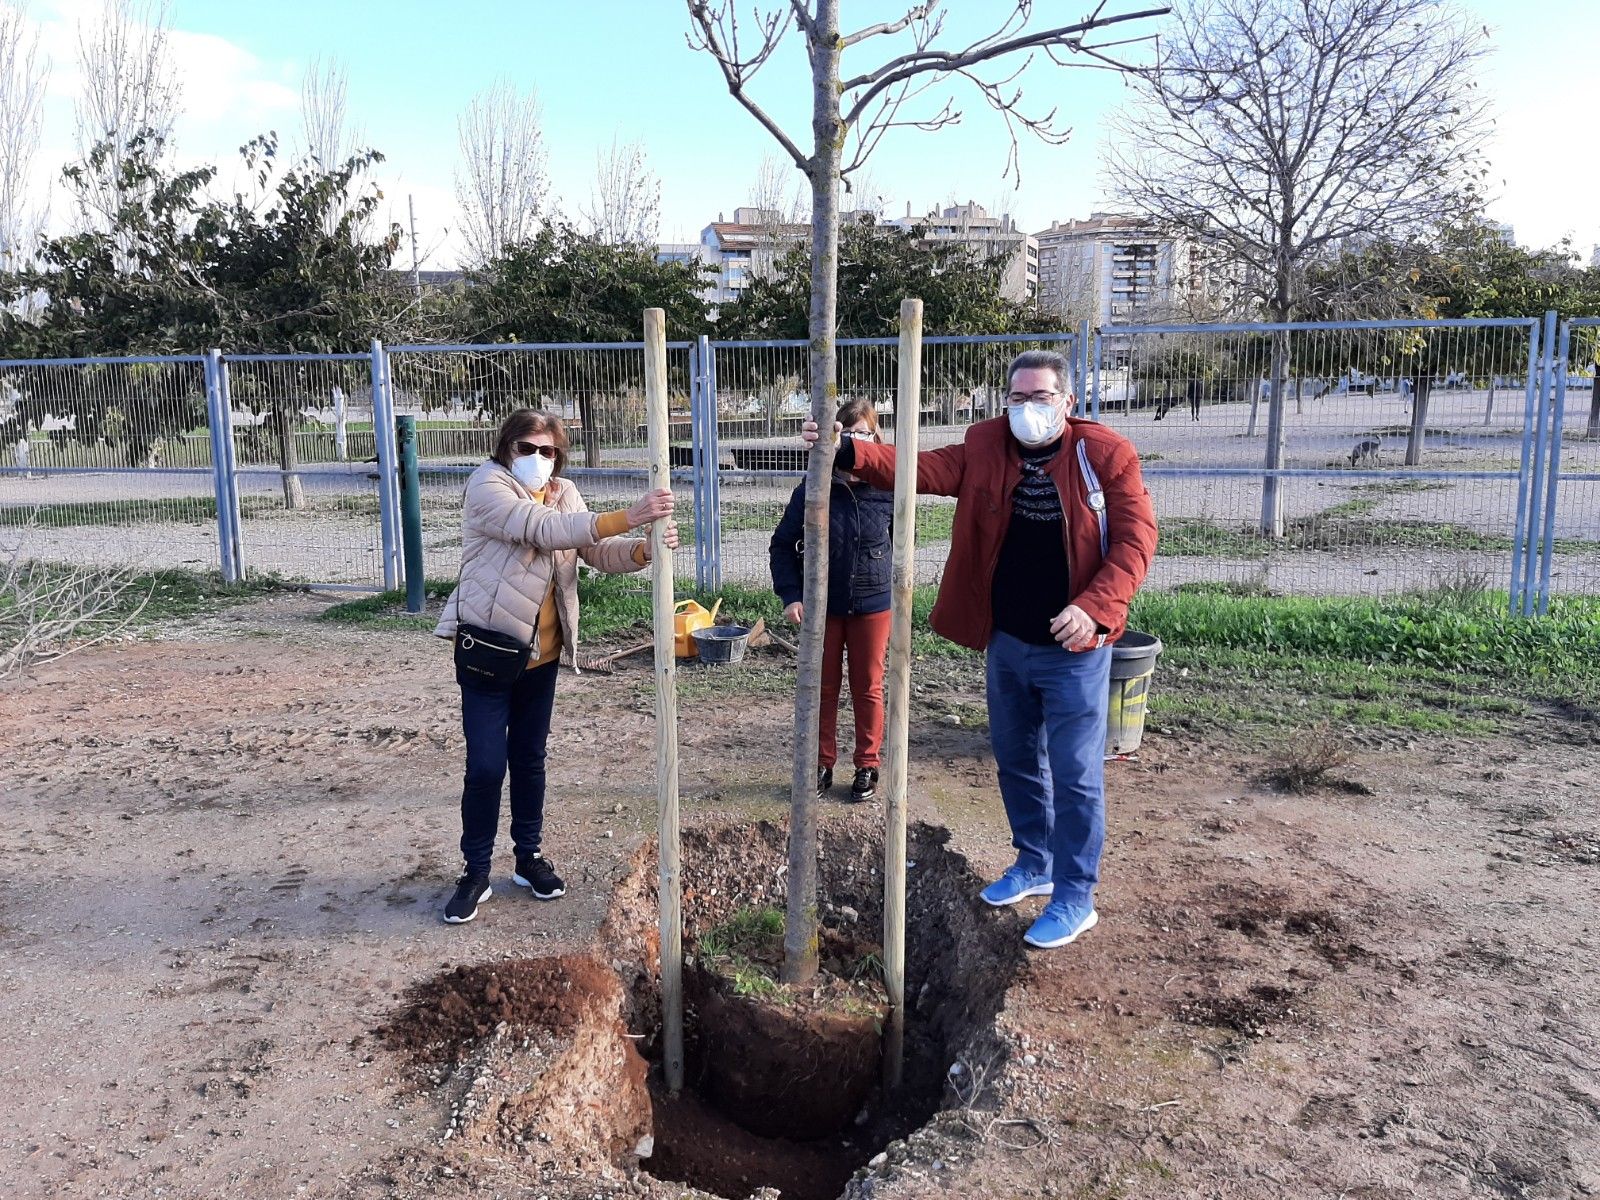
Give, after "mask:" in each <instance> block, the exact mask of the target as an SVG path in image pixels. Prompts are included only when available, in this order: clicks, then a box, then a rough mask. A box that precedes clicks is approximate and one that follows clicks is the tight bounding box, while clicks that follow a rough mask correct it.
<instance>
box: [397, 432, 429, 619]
mask: <svg viewBox="0 0 1600 1200" xmlns="http://www.w3.org/2000/svg"><path fill="white" fill-rule="evenodd" d="M394 424H395V435H396V439H397V440H398V441H399V443H400V549H401V557H402V559H403V562H404V565H405V574H406V611H407V612H408V613H419V612H421V611H422V609H423V606H424V604H425V603H426V596H425V594H424V593H425V592H426V587H425V586H424V578H423V574H422V489H421V481H420V480H419V479H418V476H417V419H416V418H415V417H396V418H395V422H394Z"/></svg>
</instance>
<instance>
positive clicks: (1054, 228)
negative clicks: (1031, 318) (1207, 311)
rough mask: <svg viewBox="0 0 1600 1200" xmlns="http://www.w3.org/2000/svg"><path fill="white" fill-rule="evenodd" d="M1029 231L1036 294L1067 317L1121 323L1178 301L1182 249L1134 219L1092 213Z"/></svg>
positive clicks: (1186, 250) (1183, 257) (1183, 262)
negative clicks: (1036, 264) (1036, 259)
mask: <svg viewBox="0 0 1600 1200" xmlns="http://www.w3.org/2000/svg"><path fill="white" fill-rule="evenodd" d="M1033 237H1034V240H1035V242H1036V243H1037V245H1038V248H1039V250H1038V252H1039V293H1038V294H1039V299H1040V301H1041V302H1042V303H1043V304H1045V306H1046V307H1048V308H1051V309H1054V310H1055V311H1057V312H1060V313H1063V314H1064V315H1065V316H1067V317H1069V318H1071V319H1074V320H1081V319H1084V318H1087V319H1088V320H1089V322H1090V324H1092V325H1109V324H1113V323H1118V322H1121V323H1127V322H1130V321H1133V320H1137V319H1140V318H1143V317H1152V318H1153V317H1155V316H1157V315H1166V314H1168V313H1170V312H1171V310H1172V309H1173V308H1174V307H1177V306H1178V305H1179V304H1180V303H1181V301H1182V299H1183V296H1182V291H1183V288H1184V286H1185V285H1186V280H1185V276H1186V274H1187V272H1186V271H1185V269H1184V268H1185V267H1186V266H1187V265H1188V260H1189V259H1190V257H1191V255H1190V253H1189V248H1188V247H1187V246H1186V245H1185V244H1184V243H1182V242H1180V241H1178V240H1176V239H1174V238H1171V237H1167V236H1164V235H1162V234H1160V233H1157V232H1156V231H1154V230H1153V229H1151V228H1150V227H1149V226H1148V225H1147V224H1145V223H1144V222H1142V221H1140V220H1139V219H1137V218H1135V217H1126V216H1118V215H1116V214H1114V213H1098V212H1097V213H1091V214H1090V215H1089V218H1088V219H1087V220H1084V221H1052V222H1051V223H1050V228H1049V229H1043V230H1040V231H1039V232H1038V233H1036V234H1034V235H1033Z"/></svg>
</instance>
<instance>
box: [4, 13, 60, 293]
mask: <svg viewBox="0 0 1600 1200" xmlns="http://www.w3.org/2000/svg"><path fill="white" fill-rule="evenodd" d="M49 73H50V65H49V63H48V61H47V60H45V59H43V58H41V57H40V55H39V35H38V32H37V31H36V30H33V29H31V28H30V26H29V23H28V20H27V18H26V17H25V15H24V11H23V9H22V8H20V7H17V8H0V272H4V271H15V270H16V269H17V268H19V267H21V266H23V265H25V264H26V263H27V262H28V260H29V258H30V257H31V256H32V252H33V243H34V241H35V239H36V238H37V236H38V233H39V229H40V227H41V225H42V223H43V221H42V214H41V213H40V212H39V210H38V209H37V208H36V207H35V206H34V205H33V203H32V202H31V201H30V199H29V196H28V172H29V170H30V169H31V168H32V166H33V156H34V155H35V154H36V153H37V152H38V150H39V120H40V103H41V102H42V101H43V99H44V87H45V81H46V79H47V77H48V76H49Z"/></svg>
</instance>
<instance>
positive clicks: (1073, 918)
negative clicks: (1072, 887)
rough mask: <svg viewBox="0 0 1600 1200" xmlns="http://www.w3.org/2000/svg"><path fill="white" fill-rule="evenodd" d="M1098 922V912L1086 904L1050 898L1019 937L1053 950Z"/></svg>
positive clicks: (1072, 940)
mask: <svg viewBox="0 0 1600 1200" xmlns="http://www.w3.org/2000/svg"><path fill="white" fill-rule="evenodd" d="M1099 923H1100V914H1099V913H1097V912H1095V910H1094V909H1093V908H1092V907H1090V906H1089V905H1087V904H1077V903H1074V902H1073V901H1071V900H1052V901H1050V903H1049V904H1046V905H1045V906H1044V911H1043V912H1042V913H1040V914H1039V919H1038V920H1037V921H1035V922H1034V923H1033V925H1032V926H1030V927H1029V929H1028V932H1027V933H1025V934H1023V935H1022V940H1023V941H1025V942H1027V943H1028V945H1030V946H1037V947H1039V949H1041V950H1054V949H1055V948H1056V947H1057V946H1065V945H1066V944H1067V943H1068V942H1074V941H1077V939H1078V937H1079V935H1080V934H1085V933H1088V932H1089V930H1091V929H1093V928H1094V927H1095V926H1096V925H1098V924H1099Z"/></svg>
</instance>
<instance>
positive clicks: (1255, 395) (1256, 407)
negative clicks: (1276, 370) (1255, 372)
mask: <svg viewBox="0 0 1600 1200" xmlns="http://www.w3.org/2000/svg"><path fill="white" fill-rule="evenodd" d="M1260 411H1261V384H1260V383H1258V382H1256V381H1255V380H1253V379H1252V380H1251V381H1250V423H1249V424H1248V425H1246V426H1245V430H1244V435H1245V437H1255V435H1256V416H1257V414H1258V413H1259V412H1260Z"/></svg>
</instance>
